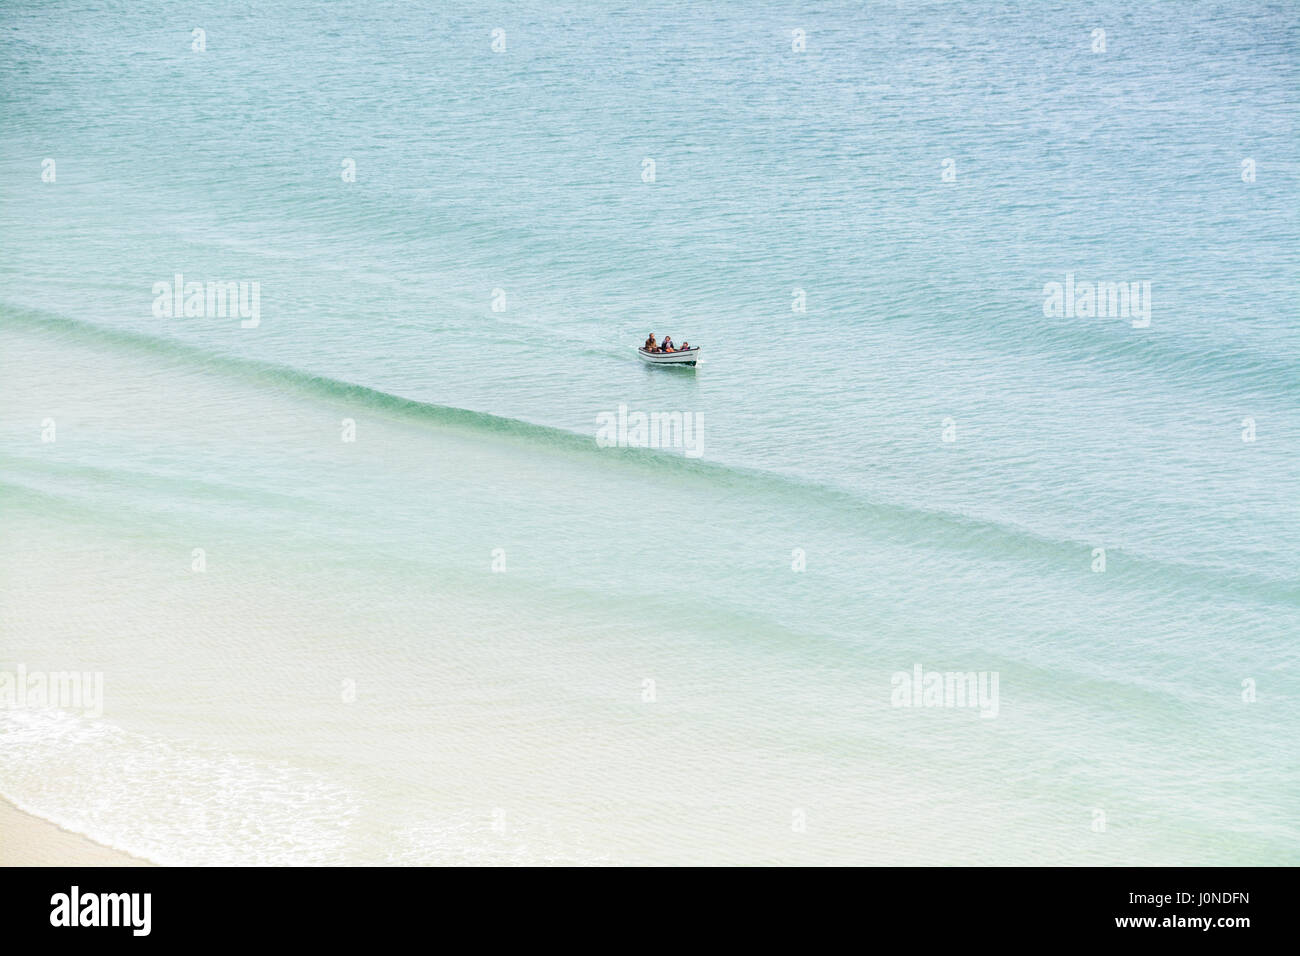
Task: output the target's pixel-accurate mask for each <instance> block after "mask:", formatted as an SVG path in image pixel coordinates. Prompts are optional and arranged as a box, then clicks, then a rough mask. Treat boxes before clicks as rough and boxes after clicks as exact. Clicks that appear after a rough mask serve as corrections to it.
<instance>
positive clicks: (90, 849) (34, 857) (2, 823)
mask: <svg viewBox="0 0 1300 956" xmlns="http://www.w3.org/2000/svg"><path fill="white" fill-rule="evenodd" d="M0 866H157V864H156V863H151V862H150V861H148V860H144V859H141V858H140V857H138V856H132V855H131V854H130V853H126V852H125V851H123V850H117V849H114V848H113V847H110V846H104V845H103V844H102V843H96V842H95V841H94V840H92V839H91V838H90V837H88V836H84V835H82V834H80V833H73V832H72V831H71V830H65V829H63V827H61V826H59V825H58V824H56V823H51V822H50V821H49V820H44V819H42V818H41V817H38V816H33V815H32V814H30V813H28V812H27V811H25V810H20V809H19V808H18V807H16V806H15V805H14V804H13V803H11V802H10V801H9V800H8V799H7V798H4V797H0Z"/></svg>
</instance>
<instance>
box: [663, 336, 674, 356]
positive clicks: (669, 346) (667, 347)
mask: <svg viewBox="0 0 1300 956" xmlns="http://www.w3.org/2000/svg"><path fill="white" fill-rule="evenodd" d="M672 350H673V337H672V336H671V335H665V336H664V346H663V351H665V352H671V351H672Z"/></svg>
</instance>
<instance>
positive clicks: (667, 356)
mask: <svg viewBox="0 0 1300 956" xmlns="http://www.w3.org/2000/svg"><path fill="white" fill-rule="evenodd" d="M636 352H637V355H640V356H641V361H643V362H649V363H650V364H651V365H694V364H695V363H696V362H697V361H698V360H699V357H700V347H699V346H698V345H697V346H696V347H695V348H693V349H678V350H676V351H673V352H647V351H646V350H645V349H643V348H639V349H637V350H636Z"/></svg>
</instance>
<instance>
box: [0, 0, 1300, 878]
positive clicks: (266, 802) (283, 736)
mask: <svg viewBox="0 0 1300 956" xmlns="http://www.w3.org/2000/svg"><path fill="white" fill-rule="evenodd" d="M195 27H201V28H203V29H204V30H206V43H207V49H206V50H205V51H202V52H196V51H194V50H192V49H191V43H192V36H191V30H192V29H194V28H195ZM1098 27H1100V28H1104V29H1105V30H1106V50H1105V52H1093V51H1092V49H1091V44H1092V40H1091V34H1092V31H1093V30H1094V29H1096V28H1098ZM495 28H501V29H503V30H504V31H505V39H506V46H505V50H504V52H500V53H497V52H493V49H492V40H493V38H492V31H493V30H494V29H495ZM795 29H802V30H804V31H806V35H807V46H806V49H805V50H804V51H802V52H796V51H794V50H792V48H791V31H792V30H795ZM1298 57H1300V11H1297V8H1296V7H1295V6H1294V5H1291V4H1264V5H1250V6H1243V7H1241V8H1239V9H1238V8H1230V7H1222V6H1219V5H1212V4H1190V5H1179V6H1178V7H1176V8H1174V7H1163V6H1161V7H1155V8H1152V9H1144V8H1136V9H1135V8H1133V7H1131V6H1130V5H1122V4H1115V3H1106V4H1101V5H1097V6H1092V7H1088V8H1079V7H1077V6H1076V5H1073V4H1065V3H1061V4H1026V5H1024V6H1022V7H1020V8H1018V9H1014V10H1007V9H1002V8H1000V7H998V6H989V7H987V8H985V7H982V6H980V5H964V6H959V5H952V4H947V3H941V4H917V3H905V4H896V5H888V4H873V5H871V6H870V7H868V8H863V7H862V5H860V4H834V3H830V4H816V5H809V6H807V7H804V8H802V9H800V8H798V7H791V6H790V5H787V4H779V5H778V4H773V5H766V4H758V5H754V4H747V5H745V6H744V8H743V9H742V8H741V7H740V6H739V5H737V6H736V8H735V9H730V8H728V9H697V8H696V7H695V6H693V5H687V4H671V3H654V4H636V5H628V6H626V7H619V8H610V7H608V6H606V5H598V4H573V5H559V6H557V5H554V4H547V5H545V6H541V5H525V6H521V5H517V4H486V5H483V4H475V5H464V6H459V5H456V6H453V7H451V8H449V9H429V10H421V9H417V8H416V7H415V6H414V5H410V4H403V3H395V2H377V3H371V4H366V5H364V7H362V8H346V7H335V6H331V7H329V8H327V9H326V8H322V7H318V6H317V5H310V4H298V3H290V4H279V5H276V6H275V7H274V8H267V7H265V6H264V5H253V4H248V5H244V4H232V3H210V4H199V5H197V6H194V7H190V8H186V9H185V10H184V11H180V10H177V9H175V8H173V7H172V6H171V5H167V4H153V3H144V4H132V5H130V6H129V7H128V8H127V9H120V8H119V7H118V5H110V4H104V3H93V2H92V3H84V4H59V5H56V6H50V5H48V4H27V3H7V4H5V5H4V6H3V8H0V344H3V352H0V362H2V363H3V369H2V371H3V379H2V381H3V382H4V383H5V384H4V385H3V386H0V388H2V389H3V391H0V396H2V397H3V405H0V414H2V415H3V421H2V422H0V425H2V426H3V431H2V432H0V439H2V440H3V445H2V446H0V500H3V503H4V514H5V516H6V517H5V534H4V543H5V545H4V551H3V557H4V558H5V563H4V564H3V566H0V570H3V572H4V579H3V580H4V583H5V584H6V588H5V591H6V601H5V607H4V617H3V618H2V619H0V623H3V625H4V629H3V631H0V634H2V635H3V640H4V644H3V645H0V659H3V660H5V661H10V662H13V661H25V662H27V663H28V665H29V666H32V667H36V666H44V667H47V668H48V669H51V670H54V669H60V668H62V667H69V668H71V667H77V668H82V669H101V670H103V671H104V672H105V675H106V685H107V687H108V691H107V693H108V698H107V701H106V707H105V716H104V721H106V723H104V722H101V723H98V724H95V729H94V732H93V733H92V732H90V731H87V730H86V728H85V727H84V726H83V725H82V724H81V723H74V724H63V723H58V722H55V723H51V724H48V725H47V724H43V723H41V722H40V721H35V722H33V721H34V720H35V718H32V717H31V715H19V716H21V717H22V718H23V722H22V723H21V725H11V726H10V728H8V732H9V733H10V734H11V736H10V737H9V741H10V746H8V747H7V748H5V747H3V746H0V793H3V794H5V795H7V796H9V797H11V798H12V799H15V800H16V801H17V802H19V803H20V804H21V805H23V806H25V807H28V808H29V809H31V810H33V811H34V812H37V813H42V814H43V815H46V816H49V817H50V818H51V819H57V820H58V821H59V822H62V823H64V824H65V825H69V826H71V827H73V828H74V829H80V830H82V831H83V832H88V833H91V835H93V836H96V837H97V838H99V839H102V840H105V841H106V842H112V843H115V844H116V845H120V846H123V847H124V848H127V849H133V850H135V851H136V852H139V853H142V854H145V855H151V856H152V857H154V858H156V859H164V860H165V861H168V862H170V861H174V860H179V861H200V862H204V861H215V860H239V859H248V858H249V856H250V855H251V856H253V857H255V858H257V859H262V860H266V861H268V862H280V861H285V860H310V861H324V862H338V861H349V862H376V861H385V860H388V861H401V862H447V861H509V862H513V861H523V860H536V859H563V860H605V861H612V862H637V861H652V862H674V861H720V862H775V861H794V862H818V861H835V862H844V861H849V862H925V863H944V862H996V863H1001V862H1054V863H1055V862H1106V863H1195V862H1207V863H1247V864H1249V863H1278V862H1290V863H1294V862H1296V861H1297V860H1298V859H1300V829H1298V828H1297V824H1296V819H1297V812H1298V811H1300V799H1298V798H1297V794H1298V793H1300V761H1298V760H1297V756H1298V755H1297V749H1296V744H1295V739H1296V733H1295V730H1296V726H1297V721H1298V720H1300V694H1298V693H1297V691H1296V687H1297V679H1298V678H1300V660H1298V659H1297V656H1298V655H1297V652H1296V643H1295V638H1296V635H1297V633H1298V626H1300V581H1298V580H1297V554H1300V464H1298V459H1297V447H1298V444H1300V322H1297V309H1296V302H1297V301H1300V221H1298V220H1297V211H1298V209H1300V204H1297V202H1296V195H1297V185H1298V183H1297V178H1298V176H1300V164H1298V163H1297V162H1296V160H1295V143H1296V142H1297V136H1298V134H1300V128H1298V125H1300V124H1298V120H1300V59H1298ZM47 158H51V159H53V160H54V161H55V163H56V169H57V176H56V179H55V181H54V182H43V181H42V177H41V173H42V161H43V160H45V159H47ZM647 158H649V159H653V160H654V164H655V167H654V169H655V176H654V181H653V182H645V181H643V178H642V174H643V168H644V167H643V162H644V160H646V159H647ZM947 159H952V160H953V163H954V166H953V168H954V169H955V173H956V176H955V180H953V181H951V182H946V181H945V180H944V178H943V172H944V161H945V160H947ZM1247 159H1250V160H1253V161H1254V164H1255V178H1254V181H1253V182H1245V181H1243V176H1242V169H1243V168H1242V163H1243V160H1247ZM345 160H351V161H352V162H353V163H355V170H356V179H355V182H347V181H345V180H344V178H343V177H342V176H341V175H340V173H341V172H342V169H343V163H344V161H345ZM177 272H180V273H183V274H184V275H185V277H186V279H187V280H198V281H209V280H211V281H235V282H238V281H246V282H253V281H255V282H257V283H259V287H260V325H258V327H256V328H247V329H246V328H241V327H240V322H239V319H238V318H237V317H236V318H230V317H189V318H185V317H173V318H156V317H155V316H154V315H153V314H152V306H153V302H154V293H153V291H152V290H153V286H154V284H155V283H158V282H170V281H171V280H172V277H173V275H174V274H175V273H177ZM1067 273H1073V274H1075V276H1076V278H1077V279H1078V280H1079V281H1081V282H1082V281H1094V282H1095V281H1103V282H1139V283H1140V282H1150V284H1151V293H1150V304H1151V311H1150V325H1149V327H1146V328H1134V327H1133V326H1132V324H1131V322H1130V321H1129V320H1128V319H1126V318H1118V317H1100V318H1099V317H1082V318H1079V317H1064V316H1060V317H1045V315H1044V309H1043V304H1044V285H1045V284H1046V283H1049V282H1064V280H1065V277H1066V274H1067ZM796 290H802V293H803V296H804V298H805V301H806V311H803V312H796V311H794V310H793V309H792V303H793V302H794V301H795V296H796ZM501 291H503V292H504V309H503V310H501V311H497V310H494V308H493V302H494V297H495V298H496V300H497V301H498V302H499V301H500V295H499V292H501ZM650 331H654V332H655V333H657V334H658V335H660V336H662V335H663V334H664V333H665V332H667V333H670V334H672V335H673V337H674V338H675V339H676V340H677V341H678V342H681V341H682V340H684V339H689V340H691V341H692V343H694V344H700V345H702V346H703V347H704V351H703V353H702V355H703V362H702V364H701V365H700V366H699V368H698V369H697V370H695V371H682V370H666V369H656V368H646V367H644V366H643V365H641V364H640V363H639V362H638V360H637V358H636V355H635V353H634V351H633V348H632V346H634V345H635V344H637V343H639V342H640V341H641V340H642V339H644V337H645V335H646V334H647V332H650ZM620 405H627V406H628V407H629V408H631V409H634V410H643V411H646V412H672V411H677V412H689V413H691V414H693V415H698V416H699V418H700V420H701V422H702V423H703V424H702V434H703V455H702V457H700V458H699V459H698V460H697V459H690V458H686V457H685V456H683V455H682V454H681V452H680V451H673V450H668V451H664V452H661V453H651V452H640V451H636V450H632V451H620V450H617V449H607V448H599V447H597V445H596V442H595V434H596V421H597V416H598V415H599V414H601V413H602V412H611V411H615V410H617V409H618V407H619V406H620ZM457 410H460V411H457ZM46 418H51V419H52V420H54V421H55V422H57V427H58V439H57V441H55V442H50V443H43V442H41V440H40V436H41V428H42V421H43V420H44V419H46ZM343 418H351V419H353V420H355V421H356V422H357V441H356V442H355V443H345V442H342V441H340V428H341V425H340V423H341V420H342V419H343ZM1246 419H1250V420H1252V421H1253V423H1254V440H1253V441H1243V430H1244V429H1245V428H1246V427H1247V426H1246V422H1245V420H1246ZM946 425H949V426H951V427H950V429H949V432H948V434H949V435H950V436H954V437H955V440H953V441H945V440H944V437H945V426H946ZM194 547H204V548H205V550H206V552H207V553H208V555H209V558H210V561H211V565H210V568H209V570H208V571H206V572H203V574H204V576H203V577H202V578H196V576H195V575H194V573H193V572H191V571H190V562H191V550H192V549H193V548H194ZM497 548H501V549H503V550H504V552H505V554H506V561H507V571H506V572H505V573H503V574H501V573H493V572H492V570H491V561H492V553H493V550H494V549H497ZM1096 548H1104V549H1105V552H1106V568H1105V571H1104V573H1097V572H1094V571H1093V565H1094V554H1093V552H1094V549H1096ZM794 549H802V550H803V552H804V553H805V555H806V560H807V570H806V571H803V572H795V571H793V570H792V569H791V563H792V552H793V551H794ZM196 581H201V582H203V583H202V584H201V586H199V585H196V583H195V582H196ZM651 595H655V596H662V597H666V598H667V601H664V600H663V599H662V597H661V600H658V601H654V600H651V599H650V596H651ZM92 608H100V610H96V611H92V610H91V609H92ZM78 609H80V610H78ZM916 663H920V664H922V665H923V666H924V667H926V668H930V669H937V670H960V671H968V670H973V671H997V672H998V673H999V674H1000V693H1001V699H1000V711H999V714H998V716H997V718H996V719H992V720H983V719H981V718H980V717H979V716H978V715H977V714H976V713H974V712H972V711H963V710H959V709H936V710H915V709H906V708H896V707H892V706H891V692H890V691H891V685H890V678H891V675H892V674H894V673H895V672H899V671H905V672H910V671H911V669H912V667H913V665H914V664H916ZM6 666H9V665H6ZM232 668H233V669H234V671H235V673H232V672H231V670H230V669H232ZM357 674H364V675H368V676H369V680H368V681H367V680H364V679H362V680H359V685H360V687H361V688H362V690H364V689H365V688H366V687H371V688H375V687H377V686H378V687H384V688H386V691H385V692H384V693H382V694H374V693H372V695H371V696H370V697H368V698H367V697H366V696H365V694H364V693H362V694H361V696H359V698H358V702H357V703H355V704H348V705H343V704H341V703H340V702H339V700H338V696H339V694H338V687H339V684H340V682H341V681H342V680H344V679H351V677H350V675H357ZM646 679H653V680H655V682H656V684H655V686H656V688H657V691H656V695H657V696H656V700H654V701H646V700H643V689H644V688H643V682H644V681H645V680H646ZM1243 682H1253V686H1254V687H1255V688H1256V691H1257V699H1256V700H1254V701H1253V702H1246V701H1243V699H1242V695H1243ZM232 687H234V688H236V689H237V690H236V691H234V692H232V691H231V688H232ZM396 687H401V688H403V690H402V691H401V692H398V691H395V690H394V689H393V688H396ZM113 688H117V690H116V692H115V691H114V690H113ZM271 688H273V689H274V690H273V691H271V690H269V689H271ZM367 701H369V702H367ZM0 719H4V718H3V717H0ZM12 719H14V718H12V716H11V720H12ZM268 728H275V729H274V730H270V729H268ZM131 735H136V736H131ZM4 740H5V736H4V735H3V734H0V744H2V743H3V741H4ZM91 741H98V744H92V743H91ZM96 748H98V749H96ZM92 750H93V751H94V752H95V753H97V754H99V756H96V757H92V756H90V752H91V751H92ZM52 754H57V755H58V756H57V757H56V758H52V757H51V755H52ZM104 754H107V755H108V756H104ZM143 754H152V755H153V756H152V757H150V758H148V759H146V758H145V757H143V756H142V755H143ZM6 755H7V756H8V759H7V760H6ZM51 759H55V760H57V761H66V764H64V763H60V764H59V765H60V766H66V767H68V768H77V767H85V766H86V765H87V764H88V763H89V764H90V765H92V766H94V767H95V774H96V775H97V777H98V778H99V780H100V783H99V790H97V791H95V793H94V796H93V799H92V795H91V793H90V791H85V790H82V789H79V787H78V786H75V785H73V784H71V783H70V782H69V780H70V779H72V778H73V777H75V776H76V774H75V773H74V771H73V770H72V769H70V770H69V771H68V775H67V777H65V778H62V779H60V780H58V781H54V782H51V780H50V773H49V769H48V767H49V762H50V760H51ZM222 760H234V761H245V762H247V766H248V767H249V768H252V769H249V770H248V772H247V774H246V776H245V777H241V778H239V779H241V780H244V785H243V786H242V787H241V786H232V787H230V788H224V789H223V787H221V786H217V785H216V784H214V782H213V779H214V778H213V777H212V774H213V773H215V771H213V770H212V769H211V768H212V767H213V766H216V765H219V764H220V762H221V761H222ZM97 761H102V765H101V763H99V762H97ZM239 766H241V767H243V766H245V764H243V763H241V764H239ZM123 768H125V769H123ZM222 779H225V778H222ZM277 788H279V789H277ZM214 790H215V792H219V793H223V794H227V797H225V798H223V802H221V805H220V807H219V808H218V811H214V812H216V813H217V818H216V822H212V821H211V820H206V818H205V820H206V822H203V823H201V824H200V823H195V822H194V820H193V819H191V818H189V817H186V818H185V819H186V820H188V821H189V823H187V824H185V825H179V824H177V823H176V820H175V819H174V818H173V816H169V814H177V813H181V812H182V811H181V810H175V809H174V808H176V807H178V806H180V807H182V808H184V807H185V806H186V803H185V801H187V800H191V801H192V800H193V799H194V798H193V797H192V796H190V795H192V794H193V793H195V792H198V791H205V792H206V791H214ZM268 793H270V794H274V793H286V794H291V795H292V799H291V800H289V802H290V803H291V804H292V805H293V806H294V807H295V808H296V809H295V810H294V812H293V818H294V819H298V818H299V817H301V816H303V815H305V816H307V817H309V818H311V819H316V820H319V821H321V825H320V827H319V828H318V829H314V830H310V829H308V830H303V831H301V832H300V831H295V832H294V834H293V836H292V837H287V836H286V837H284V838H283V839H282V840H280V841H278V842H277V841H271V842H272V843H274V846H273V847H272V848H271V849H267V845H268V841H267V839H266V837H265V835H266V834H267V833H276V834H279V833H282V832H283V831H284V829H285V824H284V820H283V819H282V817H281V816H278V815H277V814H278V813H283V812H285V811H284V806H285V800H280V799H277V798H275V797H273V796H267V794H268ZM115 795H116V796H115ZM127 795H131V796H130V797H129V798H128V796H127ZM286 799H287V798H286ZM96 801H97V802H96ZM151 801H152V803H153V805H156V807H157V810H156V812H154V813H152V814H150V813H144V814H143V816H142V818H137V817H136V816H133V815H132V813H134V812H136V811H135V809H133V807H134V808H138V807H139V806H140V805H142V804H144V805H148V804H150V802H151ZM92 802H94V805H95V806H96V807H97V808H98V809H96V810H95V812H94V813H93V814H92V813H90V811H88V810H87V809H86V807H87V805H88V804H90V803H92ZM303 807H307V808H309V812H304V811H303V809H302V808H303ZM169 808H172V809H169ZM190 809H193V808H192V807H191V808H190ZM209 809H211V808H209ZM1099 809H1100V810H1104V811H1105V813H1106V817H1107V820H1108V826H1107V828H1106V830H1105V832H1094V830H1093V821H1094V818H1095V811H1097V810H1099ZM496 810H503V811H504V812H505V813H506V814H507V816H508V818H509V819H510V820H511V821H517V823H516V822H512V824H511V825H510V826H508V827H505V828H504V829H503V828H501V827H498V828H496V829H493V828H492V827H491V826H490V824H491V823H492V821H493V820H494V819H496V818H495V817H494V816H493V814H494V812H495V811H496ZM795 810H806V815H807V820H808V826H807V831H806V832H802V831H794V830H792V825H791V817H792V812H793V811H795ZM186 812H188V811H186ZM195 812H197V811H195ZM250 818H251V819H253V820H254V821H257V823H256V824H255V825H252V826H251V828H250V825H249V824H248V823H247V821H248V819H250Z"/></svg>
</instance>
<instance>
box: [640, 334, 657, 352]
mask: <svg viewBox="0 0 1300 956" xmlns="http://www.w3.org/2000/svg"><path fill="white" fill-rule="evenodd" d="M642 348H644V349H645V350H646V351H647V352H657V351H658V350H659V343H658V342H656V341H655V334H654V333H653V332H651V333H650V338H648V339H646V340H645V345H644V346H642Z"/></svg>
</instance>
